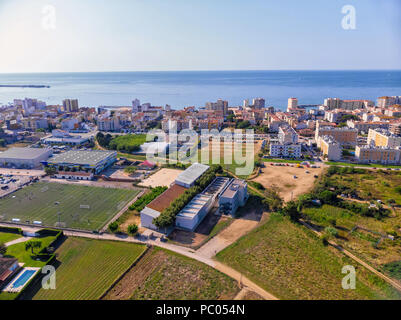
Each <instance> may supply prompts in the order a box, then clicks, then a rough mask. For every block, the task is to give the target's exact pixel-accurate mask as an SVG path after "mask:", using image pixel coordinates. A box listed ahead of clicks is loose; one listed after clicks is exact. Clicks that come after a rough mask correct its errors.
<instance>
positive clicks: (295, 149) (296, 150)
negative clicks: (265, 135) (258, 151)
mask: <svg viewBox="0 0 401 320" xmlns="http://www.w3.org/2000/svg"><path fill="white" fill-rule="evenodd" d="M301 150H302V147H301V145H300V144H281V143H270V156H271V157H277V158H300V157H301Z"/></svg>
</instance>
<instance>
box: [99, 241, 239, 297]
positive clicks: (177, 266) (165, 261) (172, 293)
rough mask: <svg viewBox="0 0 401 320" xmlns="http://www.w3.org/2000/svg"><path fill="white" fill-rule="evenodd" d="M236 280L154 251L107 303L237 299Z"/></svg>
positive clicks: (184, 259) (195, 262)
mask: <svg viewBox="0 0 401 320" xmlns="http://www.w3.org/2000/svg"><path fill="white" fill-rule="evenodd" d="M238 291H239V288H238V285H237V283H236V282H235V280H233V279H231V278H229V277H228V276H226V275H224V274H222V273H220V272H218V271H216V270H214V269H212V268H211V267H209V266H207V265H205V264H202V263H200V262H198V261H195V260H192V259H189V258H187V257H184V256H181V255H178V254H176V253H173V252H170V251H166V250H163V249H159V248H153V249H151V250H150V251H148V252H147V253H146V255H145V256H144V257H143V258H142V259H141V260H140V261H139V263H138V264H137V265H136V266H135V267H134V268H132V269H131V270H130V271H129V272H128V273H127V274H126V275H125V276H124V278H122V279H121V280H120V281H119V282H118V283H117V285H116V286H115V287H114V288H113V289H112V290H111V291H110V292H109V293H108V294H107V295H106V297H105V299H106V300H127V299H134V300H157V299H164V300H188V299H191V300H215V299H233V298H234V297H235V295H236V293H237V292H238Z"/></svg>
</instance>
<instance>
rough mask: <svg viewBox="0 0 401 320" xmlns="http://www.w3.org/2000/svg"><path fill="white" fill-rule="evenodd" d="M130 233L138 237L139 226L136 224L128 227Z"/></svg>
mask: <svg viewBox="0 0 401 320" xmlns="http://www.w3.org/2000/svg"><path fill="white" fill-rule="evenodd" d="M128 233H129V234H130V235H136V234H137V233H138V226H137V225H136V224H131V225H129V226H128Z"/></svg>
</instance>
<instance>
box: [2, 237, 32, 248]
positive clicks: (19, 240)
mask: <svg viewBox="0 0 401 320" xmlns="http://www.w3.org/2000/svg"><path fill="white" fill-rule="evenodd" d="M31 239H32V237H22V238H18V239H15V240H13V241H9V242H7V243H5V244H4V245H5V246H6V247H9V246H12V245H14V244H17V243H22V242H27V241H29V240H31Z"/></svg>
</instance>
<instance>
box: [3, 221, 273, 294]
mask: <svg viewBox="0 0 401 320" xmlns="http://www.w3.org/2000/svg"><path fill="white" fill-rule="evenodd" d="M10 225H12V226H15V227H16V226H18V225H16V224H7V223H0V226H6V227H9V226H10ZM18 227H20V228H21V229H22V230H29V231H39V230H40V229H42V228H36V227H28V228H27V227H26V226H23V225H19V226H18ZM64 234H65V235H66V236H71V237H83V238H90V239H97V240H114V241H125V242H131V243H138V244H148V245H152V246H157V247H161V248H164V249H167V250H170V251H173V252H176V253H179V254H181V255H183V256H186V257H188V258H192V259H194V260H197V261H199V262H202V263H204V264H207V265H208V266H210V267H212V268H214V269H216V270H218V271H220V272H222V273H224V274H226V275H228V276H229V277H231V278H233V279H235V280H237V281H238V282H239V283H240V284H242V285H244V286H247V287H249V288H250V289H251V290H253V291H255V292H256V293H257V294H259V295H260V296H261V297H263V298H264V299H266V300H277V298H276V297H275V296H274V295H272V294H271V293H269V292H267V291H265V290H264V289H262V288H261V287H259V286H258V285H257V284H255V283H253V282H252V281H251V280H249V279H247V278H246V277H244V276H242V275H241V274H240V273H239V272H238V271H236V270H234V269H232V268H230V267H228V266H226V265H224V264H222V263H220V262H217V261H215V260H212V259H210V258H207V257H204V256H201V255H199V254H196V252H195V251H194V250H192V249H189V248H186V247H181V246H177V245H173V244H169V243H164V242H160V241H154V240H146V241H141V240H138V239H135V238H133V237H128V236H117V235H114V234H113V235H112V234H102V235H100V234H99V235H96V234H92V233H86V232H77V231H64Z"/></svg>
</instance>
